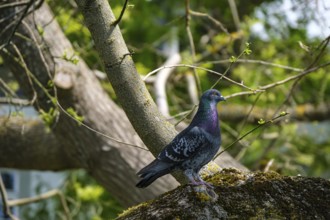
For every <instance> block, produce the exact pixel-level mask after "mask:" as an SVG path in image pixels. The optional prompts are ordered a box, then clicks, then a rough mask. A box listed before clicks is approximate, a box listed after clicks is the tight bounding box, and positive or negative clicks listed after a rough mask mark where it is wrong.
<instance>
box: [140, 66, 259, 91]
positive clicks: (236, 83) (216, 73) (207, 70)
mask: <svg viewBox="0 0 330 220" xmlns="http://www.w3.org/2000/svg"><path fill="white" fill-rule="evenodd" d="M175 67H189V68H194V69H200V70H203V71H206V72H209V73H213V74H215V75H218V76H222V77H223V78H224V79H226V80H227V81H229V82H231V83H233V84H235V85H237V86H240V87H243V88H245V89H248V90H250V91H253V93H257V92H261V91H262V90H260V89H251V88H249V87H247V86H245V85H244V84H242V83H239V82H236V81H234V80H232V79H230V78H228V77H226V76H224V74H222V73H219V72H217V71H214V70H210V69H207V68H204V67H199V66H194V65H190V64H177V65H172V66H162V67H159V68H157V69H155V70H153V71H151V72H149V73H148V74H147V75H146V76H145V77H143V81H145V80H146V79H147V78H148V77H149V76H151V75H153V74H155V73H157V72H158V71H159V70H162V69H165V68H175ZM249 94H251V93H249Z"/></svg>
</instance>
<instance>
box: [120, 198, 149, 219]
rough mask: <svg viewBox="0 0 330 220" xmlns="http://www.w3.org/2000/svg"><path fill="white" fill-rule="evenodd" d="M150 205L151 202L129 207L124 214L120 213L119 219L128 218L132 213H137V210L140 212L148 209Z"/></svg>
mask: <svg viewBox="0 0 330 220" xmlns="http://www.w3.org/2000/svg"><path fill="white" fill-rule="evenodd" d="M148 204H149V202H143V203H140V204H138V205H136V206H132V207H129V208H127V209H126V210H124V211H123V212H122V213H120V214H119V215H118V218H122V217H127V216H128V215H129V214H131V213H132V212H134V211H136V210H138V209H140V208H143V207H147V206H148Z"/></svg>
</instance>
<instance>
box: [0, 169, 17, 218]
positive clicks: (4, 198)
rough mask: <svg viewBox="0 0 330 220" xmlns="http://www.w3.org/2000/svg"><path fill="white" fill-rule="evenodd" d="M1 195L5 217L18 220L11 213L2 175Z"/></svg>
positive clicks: (0, 182)
mask: <svg viewBox="0 0 330 220" xmlns="http://www.w3.org/2000/svg"><path fill="white" fill-rule="evenodd" d="M0 195H1V198H2V205H3V213H4V214H5V215H8V216H9V218H10V219H11V220H18V218H17V217H15V216H14V215H13V214H12V213H11V211H10V205H9V202H8V197H7V192H6V188H5V184H4V183H3V181H2V177H1V175H0Z"/></svg>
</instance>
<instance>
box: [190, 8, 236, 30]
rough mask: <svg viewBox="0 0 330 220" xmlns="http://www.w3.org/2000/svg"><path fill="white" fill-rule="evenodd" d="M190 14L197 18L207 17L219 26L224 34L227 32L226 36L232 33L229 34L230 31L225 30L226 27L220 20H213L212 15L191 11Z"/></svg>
mask: <svg viewBox="0 0 330 220" xmlns="http://www.w3.org/2000/svg"><path fill="white" fill-rule="evenodd" d="M189 12H190V14H191V15H193V16H197V17H205V18H207V19H209V20H210V21H212V22H213V23H214V24H215V25H216V26H218V27H219V28H220V29H221V30H222V31H223V32H225V33H226V34H228V35H230V33H229V32H228V30H227V29H226V28H225V26H224V25H223V24H222V23H221V22H220V21H218V20H216V19H215V18H213V17H212V16H211V15H209V14H206V13H201V12H197V11H192V10H189Z"/></svg>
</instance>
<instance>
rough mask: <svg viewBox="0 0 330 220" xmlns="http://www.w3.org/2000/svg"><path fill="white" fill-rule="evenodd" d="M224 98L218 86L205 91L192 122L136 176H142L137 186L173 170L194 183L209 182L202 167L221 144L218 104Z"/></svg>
mask: <svg viewBox="0 0 330 220" xmlns="http://www.w3.org/2000/svg"><path fill="white" fill-rule="evenodd" d="M224 100H225V98H224V97H223V96H222V95H221V93H220V92H219V91H217V90H215V89H210V90H207V91H206V92H204V93H203V95H202V97H201V100H200V103H199V108H198V110H197V113H196V115H195V117H194V118H193V120H192V122H191V123H190V125H189V126H188V127H187V128H186V129H184V130H183V131H182V132H180V133H179V134H178V135H177V136H176V137H175V138H174V139H173V140H172V141H171V142H170V143H169V144H168V145H167V146H166V147H165V148H164V149H163V150H162V151H161V152H160V154H159V155H158V157H157V158H156V159H155V160H154V161H152V162H151V163H150V164H149V165H147V166H146V167H144V168H143V169H142V170H140V171H139V172H138V173H137V175H138V176H139V177H140V178H142V179H141V180H140V181H139V182H138V183H137V184H136V186H137V187H139V188H144V187H147V186H148V185H150V184H151V183H152V182H153V181H155V180H156V179H158V178H159V177H161V176H163V175H165V174H168V173H170V172H171V171H173V170H177V169H178V170H182V171H183V172H184V174H185V175H186V177H187V178H188V180H189V182H190V183H191V184H193V185H207V186H210V184H208V183H206V182H204V181H203V180H202V179H201V178H200V176H199V174H198V173H199V170H200V169H201V168H202V167H203V166H204V165H206V164H207V163H208V162H210V161H211V160H212V158H213V157H214V155H215V154H216V153H217V151H218V150H219V147H220V144H221V135H220V126H219V119H218V111H217V103H218V102H219V101H224Z"/></svg>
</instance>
